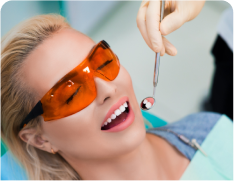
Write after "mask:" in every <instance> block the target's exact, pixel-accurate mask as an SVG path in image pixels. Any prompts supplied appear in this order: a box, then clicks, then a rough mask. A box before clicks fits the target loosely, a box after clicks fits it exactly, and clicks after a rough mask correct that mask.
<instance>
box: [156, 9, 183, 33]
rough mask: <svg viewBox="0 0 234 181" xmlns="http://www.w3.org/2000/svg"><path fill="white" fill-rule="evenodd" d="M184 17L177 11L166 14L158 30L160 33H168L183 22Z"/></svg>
mask: <svg viewBox="0 0 234 181" xmlns="http://www.w3.org/2000/svg"><path fill="white" fill-rule="evenodd" d="M185 22H186V21H185V18H184V17H183V15H182V14H181V13H179V12H178V11H174V12H173V13H171V14H169V15H167V16H166V17H165V18H164V19H163V20H162V22H161V24H160V32H161V34H162V35H168V34H170V33H171V32H173V31H175V30H177V29H178V28H179V27H181V26H182V25H183V24H184V23H185Z"/></svg>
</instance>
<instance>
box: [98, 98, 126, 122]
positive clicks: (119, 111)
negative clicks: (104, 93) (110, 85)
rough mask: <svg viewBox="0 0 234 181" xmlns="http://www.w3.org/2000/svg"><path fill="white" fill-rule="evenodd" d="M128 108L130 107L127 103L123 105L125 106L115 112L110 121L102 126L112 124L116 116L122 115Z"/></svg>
mask: <svg viewBox="0 0 234 181" xmlns="http://www.w3.org/2000/svg"><path fill="white" fill-rule="evenodd" d="M126 107H128V104H127V102H125V103H123V104H122V105H121V106H120V107H119V109H116V110H115V111H114V113H113V114H112V115H111V116H110V118H108V119H107V120H106V122H104V124H103V125H102V126H104V125H107V124H108V123H111V121H112V120H113V119H115V118H116V116H119V115H120V114H122V112H124V111H125V110H126Z"/></svg>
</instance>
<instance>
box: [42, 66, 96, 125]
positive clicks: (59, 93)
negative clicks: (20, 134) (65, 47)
mask: <svg viewBox="0 0 234 181" xmlns="http://www.w3.org/2000/svg"><path fill="white" fill-rule="evenodd" d="M95 97H96V87H95V83H94V79H93V70H92V69H91V68H90V67H89V64H87V61H86V63H83V65H79V66H78V67H76V68H75V69H73V70H72V71H71V72H69V74H67V75H66V76H65V77H64V78H62V79H61V80H60V81H59V82H58V83H57V84H56V85H55V86H54V87H53V88H52V89H51V90H50V91H49V92H48V93H47V94H46V95H45V96H44V97H43V98H42V100H41V103H42V107H43V110H44V113H43V115H42V116H43V117H44V120H45V121H49V120H54V119H60V118H63V117H66V116H70V115H72V114H74V113H76V112H78V111H80V110H82V109H84V108H85V107H87V106H88V105H89V104H91V103H92V102H93V100H94V99H95Z"/></svg>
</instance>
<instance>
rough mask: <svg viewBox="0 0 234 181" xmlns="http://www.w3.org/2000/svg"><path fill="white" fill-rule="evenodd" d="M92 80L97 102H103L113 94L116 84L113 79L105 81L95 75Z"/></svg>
mask: <svg viewBox="0 0 234 181" xmlns="http://www.w3.org/2000/svg"><path fill="white" fill-rule="evenodd" d="M94 81H95V85H96V89H97V97H96V100H97V102H98V104H103V103H104V102H105V101H106V100H107V99H109V98H111V97H113V96H114V95H115V93H116V90H117V86H116V85H115V84H114V83H113V81H111V82H107V81H105V80H103V79H101V78H99V77H95V78H94Z"/></svg>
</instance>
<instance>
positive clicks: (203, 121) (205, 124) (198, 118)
mask: <svg viewBox="0 0 234 181" xmlns="http://www.w3.org/2000/svg"><path fill="white" fill-rule="evenodd" d="M220 117H221V114H218V113H209V112H201V113H196V114H191V115H189V116H186V117H185V118H183V119H181V120H179V121H176V122H174V123H171V124H168V125H166V126H163V127H161V128H165V129H170V130H172V131H174V132H176V133H177V134H182V135H184V136H186V137H187V138H188V139H190V140H191V139H193V138H195V139H196V140H197V142H198V143H199V145H201V144H202V142H203V140H204V139H205V138H206V136H207V135H208V133H209V132H210V130H211V129H212V128H213V126H214V125H215V124H216V122H217V121H218V120H219V119H220ZM147 133H151V134H155V135H158V136H160V137H162V138H164V139H166V140H167V141H168V142H169V143H170V144H172V145H173V146H175V147H176V148H177V149H178V150H179V151H180V152H181V153H182V154H183V155H184V156H186V157H187V158H188V159H189V160H192V158H193V156H194V154H195V152H196V150H195V149H194V148H192V147H191V146H189V145H187V144H185V143H184V142H182V141H181V140H180V139H179V138H178V137H177V136H176V135H174V134H172V133H168V132H166V131H161V130H157V128H151V129H148V130H147Z"/></svg>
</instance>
